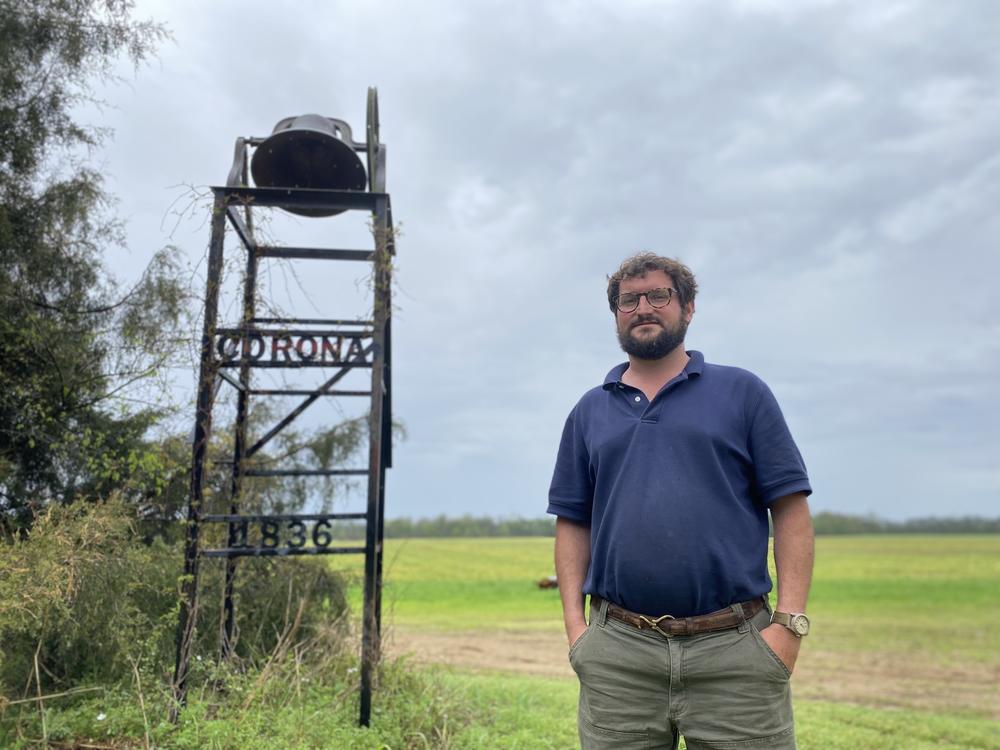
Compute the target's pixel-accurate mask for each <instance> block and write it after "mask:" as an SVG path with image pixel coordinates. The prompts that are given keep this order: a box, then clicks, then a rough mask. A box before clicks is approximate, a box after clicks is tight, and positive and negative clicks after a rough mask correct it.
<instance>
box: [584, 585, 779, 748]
mask: <svg viewBox="0 0 1000 750" xmlns="http://www.w3.org/2000/svg"><path fill="white" fill-rule="evenodd" d="M607 606H608V605H607V602H604V603H602V604H601V606H600V608H599V609H595V608H591V616H590V625H589V626H588V627H587V630H586V632H584V634H583V635H582V636H580V638H578V639H577V641H576V643H574V644H573V647H572V648H571V649H570V652H569V661H570V664H571V665H572V666H573V669H574V670H576V673H577V676H578V677H579V678H580V711H579V727H580V745H581V747H582V748H583V750H596V749H598V748H617V749H618V750H632V748H643V749H644V750H645V749H646V748H669V749H670V750H675V748H677V744H678V740H679V738H680V737H681V736H683V737H684V741H685V742H686V743H687V747H688V750H736V749H737V748H778V749H780V750H794V748H795V731H794V727H793V724H792V701H791V691H790V689H789V684H788V680H789V677H790V675H789V673H788V669H787V668H786V667H785V665H784V664H783V663H782V662H781V660H780V659H779V658H778V656H777V655H776V654H775V653H774V652H773V651H772V650H771V649H770V647H769V646H768V645H767V644H766V643H765V642H764V639H763V638H761V636H760V632H759V631H760V629H762V628H765V627H767V625H768V624H769V622H770V614H769V612H768V610H767V609H762V610H761V611H760V612H758V613H757V614H756V615H755V616H754V617H753V618H751V619H750V620H747V621H745V622H744V623H743V624H742V625H741V626H739V627H738V628H731V629H730V630H722V631H718V632H715V633H705V634H702V635H691V636H670V637H665V636H663V635H660V634H659V633H655V632H653V631H649V630H642V631H640V630H637V629H636V628H633V627H632V626H630V625H626V624H625V623H623V622H619V621H618V620H615V619H612V618H609V617H608V616H607ZM735 606H737V607H738V606H739V605H735Z"/></svg>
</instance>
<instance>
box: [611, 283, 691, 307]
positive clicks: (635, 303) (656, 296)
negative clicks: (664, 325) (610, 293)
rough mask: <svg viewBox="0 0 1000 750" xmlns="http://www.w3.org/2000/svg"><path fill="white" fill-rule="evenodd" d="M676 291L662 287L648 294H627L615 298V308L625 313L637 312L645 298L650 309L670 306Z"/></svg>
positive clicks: (651, 290)
mask: <svg viewBox="0 0 1000 750" xmlns="http://www.w3.org/2000/svg"><path fill="white" fill-rule="evenodd" d="M676 291H677V290H676V289H671V288H670V287H662V288H660V289H650V290H649V291H648V292H625V293H624V294H619V295H618V296H617V297H615V299H614V302H615V306H616V307H617V308H618V309H619V310H621V311H622V312H623V313H630V312H635V310H636V308H638V307H639V300H640V299H641V298H643V297H645V298H646V302H648V303H649V306H650V307H655V308H657V309H659V308H661V307H666V306H667V305H669V304H670V299H671V298H672V297H673V296H674V292H676Z"/></svg>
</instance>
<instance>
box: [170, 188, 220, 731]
mask: <svg viewBox="0 0 1000 750" xmlns="http://www.w3.org/2000/svg"><path fill="white" fill-rule="evenodd" d="M225 222H226V205H225V199H224V198H223V196H222V194H221V193H220V192H218V191H217V192H216V194H215V203H214V205H213V208H212V238H211V241H210V243H209V250H208V274H207V276H208V278H207V281H206V290H205V321H204V327H203V329H202V335H201V368H200V373H199V378H198V405H197V409H196V412H195V426H194V444H193V445H192V449H191V486H190V495H189V498H188V516H187V539H186V543H185V545H184V577H183V579H182V602H181V609H180V615H179V617H178V621H177V658H176V661H175V663H174V679H173V699H174V700H173V705H172V706H171V708H170V721H171V723H176V722H177V718H178V716H179V715H180V709H181V707H182V706H183V705H184V703H185V702H186V700H187V677H188V667H189V664H190V661H191V647H192V645H193V643H194V632H195V621H196V619H197V611H198V537H199V531H200V529H199V523H200V516H201V504H202V499H203V491H204V481H205V475H204V468H205V456H206V453H207V451H208V438H209V435H210V434H211V431H212V403H213V401H214V398H215V378H216V369H217V366H216V363H215V358H214V357H213V355H212V342H213V339H214V338H215V328H216V322H217V318H218V309H219V284H220V280H221V277H222V256H223V248H224V243H225V233H226V224H225Z"/></svg>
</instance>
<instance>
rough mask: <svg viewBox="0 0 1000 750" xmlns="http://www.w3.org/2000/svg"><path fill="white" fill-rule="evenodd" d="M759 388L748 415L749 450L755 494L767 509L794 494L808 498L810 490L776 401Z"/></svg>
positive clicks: (801, 463)
mask: <svg viewBox="0 0 1000 750" xmlns="http://www.w3.org/2000/svg"><path fill="white" fill-rule="evenodd" d="M761 389H762V390H761V395H760V399H759V400H758V402H757V407H756V409H755V410H754V411H753V413H752V415H751V424H750V441H749V448H750V455H751V458H752V460H753V468H754V490H755V495H756V496H757V497H758V498H759V499H760V501H761V502H763V503H764V504H765V505H768V506H769V505H771V504H772V503H773V502H774V501H775V500H778V499H780V498H782V497H785V496H786V495H791V494H793V493H796V492H804V493H806V494H807V495H808V494H810V493H812V487H810V485H809V476H808V475H807V474H806V466H805V462H804V461H803V460H802V455H801V454H800V453H799V449H798V447H796V445H795V441H794V440H793V439H792V434H791V432H790V431H789V429H788V425H787V424H786V423H785V417H784V415H782V413H781V408H780V407H779V406H778V401H777V400H776V399H775V398H774V394H773V393H771V389H770V388H768V387H767V386H766V385H765V384H764V383H763V382H762V383H761Z"/></svg>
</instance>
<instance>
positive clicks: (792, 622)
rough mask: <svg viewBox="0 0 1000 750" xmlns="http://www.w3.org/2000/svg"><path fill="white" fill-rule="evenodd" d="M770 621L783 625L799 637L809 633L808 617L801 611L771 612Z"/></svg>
mask: <svg viewBox="0 0 1000 750" xmlns="http://www.w3.org/2000/svg"><path fill="white" fill-rule="evenodd" d="M771 622H776V623H778V624H779V625H784V626H785V627H786V628H788V629H789V630H791V631H792V633H793V634H794V635H796V636H798V637H799V638H801V637H802V636H804V635H809V618H808V617H806V616H805V615H804V614H803V613H802V612H773V613H772V614H771Z"/></svg>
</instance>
